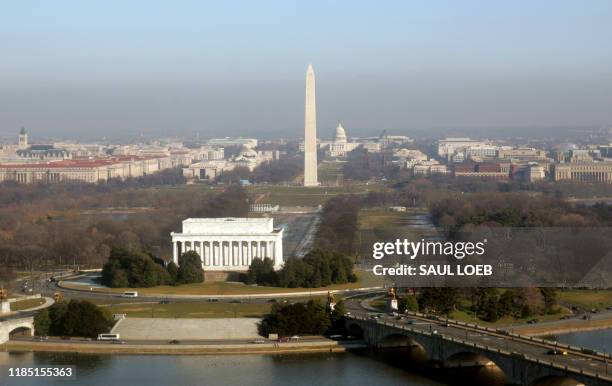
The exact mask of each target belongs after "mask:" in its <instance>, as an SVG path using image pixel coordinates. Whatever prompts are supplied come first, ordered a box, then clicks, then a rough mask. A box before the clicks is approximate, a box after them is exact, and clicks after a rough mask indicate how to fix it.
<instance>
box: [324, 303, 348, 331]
mask: <svg viewBox="0 0 612 386" xmlns="http://www.w3.org/2000/svg"><path fill="white" fill-rule="evenodd" d="M345 314H346V306H345V305H344V300H340V301H338V302H337V303H336V305H335V307H334V310H333V311H332V312H331V314H330V316H329V318H330V321H331V326H330V327H329V330H327V334H328V335H334V334H339V335H346V323H345V322H346V317H345V316H344V315H345Z"/></svg>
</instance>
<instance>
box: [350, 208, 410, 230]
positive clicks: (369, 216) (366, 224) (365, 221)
mask: <svg viewBox="0 0 612 386" xmlns="http://www.w3.org/2000/svg"><path fill="white" fill-rule="evenodd" d="M404 217H406V213H402V212H391V211H388V210H384V209H374V210H361V211H359V229H374V228H377V227H381V226H393V225H396V226H399V225H401V224H402V219H403V218H404Z"/></svg>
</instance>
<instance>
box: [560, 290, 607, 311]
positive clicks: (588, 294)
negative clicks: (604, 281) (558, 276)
mask: <svg viewBox="0 0 612 386" xmlns="http://www.w3.org/2000/svg"><path fill="white" fill-rule="evenodd" d="M558 296H559V300H560V301H563V302H567V303H570V304H575V305H577V306H579V307H581V308H584V309H591V308H599V309H601V308H606V307H609V306H612V290H563V291H558Z"/></svg>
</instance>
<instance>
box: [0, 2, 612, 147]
mask: <svg viewBox="0 0 612 386" xmlns="http://www.w3.org/2000/svg"><path fill="white" fill-rule="evenodd" d="M309 62H311V63H312V64H313V66H314V68H315V72H316V75H317V109H318V127H319V136H322V137H325V136H331V131H332V128H333V127H334V126H335V125H336V122H337V121H338V120H341V121H342V122H343V124H344V126H345V127H346V128H347V129H348V131H349V135H351V134H362V133H365V132H371V133H372V134H375V133H378V132H379V131H381V130H382V129H389V130H390V131H392V132H395V133H406V134H410V131H411V130H414V129H424V128H448V127H529V126H555V125H564V126H567V125H591V124H595V125H598V124H605V125H608V124H612V1H609V0H602V1H589V0H584V1H578V0H574V1H562V0H551V1H538V0H527V1H501V0H500V1H494V0H486V1H456V0H449V1H432V0H427V1H397V2H392V1H367V2H366V1H364V2H361V1H355V0H352V1H329V0H328V1H314V0H310V1H295V2H294V1H288V0H277V1H270V2H265V1H210V2H205V1H180V0H175V1H154V0H143V1H130V0H117V1H111V0H100V1H87V0H73V1H62V0H53V1H48V0H42V1H28V0H18V1H3V2H2V3H0V135H6V133H13V132H16V131H17V130H18V128H19V127H21V126H25V127H26V128H28V129H29V131H30V133H31V135H32V136H33V137H36V136H40V137H43V136H68V135H74V136H78V137H84V136H92V135H96V136H102V135H104V134H105V133H106V134H109V135H113V134H116V133H140V132H144V133H150V134H153V133H154V134H157V133H164V134H168V135H170V134H189V133H193V132H200V133H201V135H202V136H209V135H220V134H227V135H235V134H242V135H256V134H258V133H267V134H274V135H277V136H285V137H290V136H299V135H300V134H301V131H302V130H303V114H304V112H303V104H304V76H305V71H306V66H307V64H308V63H309Z"/></svg>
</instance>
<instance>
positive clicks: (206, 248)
mask: <svg viewBox="0 0 612 386" xmlns="http://www.w3.org/2000/svg"><path fill="white" fill-rule="evenodd" d="M203 249H204V266H207V267H209V266H210V241H204V246H203Z"/></svg>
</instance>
